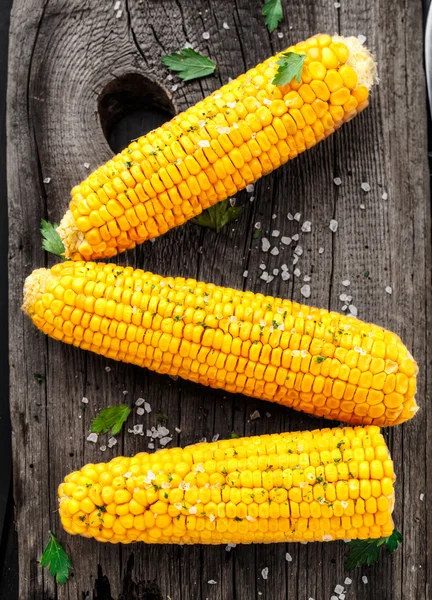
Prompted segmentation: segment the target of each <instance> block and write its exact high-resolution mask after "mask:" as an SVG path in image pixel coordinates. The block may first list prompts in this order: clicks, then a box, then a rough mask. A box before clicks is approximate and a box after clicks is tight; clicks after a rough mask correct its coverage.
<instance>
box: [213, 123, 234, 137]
mask: <svg viewBox="0 0 432 600" xmlns="http://www.w3.org/2000/svg"><path fill="white" fill-rule="evenodd" d="M216 131H217V132H218V133H220V134H221V135H223V134H224V133H226V134H228V133H229V132H230V131H231V130H230V128H229V127H221V126H220V125H217V126H216Z"/></svg>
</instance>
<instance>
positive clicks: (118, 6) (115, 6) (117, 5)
mask: <svg viewBox="0 0 432 600" xmlns="http://www.w3.org/2000/svg"><path fill="white" fill-rule="evenodd" d="M119 8H120V0H117V2H116V3H115V4H114V10H118V9H119Z"/></svg>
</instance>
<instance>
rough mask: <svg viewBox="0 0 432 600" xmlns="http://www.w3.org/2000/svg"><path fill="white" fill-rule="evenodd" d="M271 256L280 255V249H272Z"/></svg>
mask: <svg viewBox="0 0 432 600" xmlns="http://www.w3.org/2000/svg"><path fill="white" fill-rule="evenodd" d="M270 254H271V255H272V256H277V255H278V254H279V248H276V246H275V247H274V248H272V249H271V250H270Z"/></svg>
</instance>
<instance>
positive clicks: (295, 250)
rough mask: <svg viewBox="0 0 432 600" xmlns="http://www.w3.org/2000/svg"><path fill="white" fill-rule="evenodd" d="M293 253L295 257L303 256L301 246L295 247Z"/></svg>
mask: <svg viewBox="0 0 432 600" xmlns="http://www.w3.org/2000/svg"><path fill="white" fill-rule="evenodd" d="M294 253H295V254H297V256H301V255H302V254H303V248H302V247H301V246H296V247H295V248H294Z"/></svg>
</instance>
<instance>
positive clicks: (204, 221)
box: [192, 198, 241, 233]
mask: <svg viewBox="0 0 432 600" xmlns="http://www.w3.org/2000/svg"><path fill="white" fill-rule="evenodd" d="M240 212H241V208H240V206H231V204H230V201H229V199H228V198H227V199H226V200H223V201H222V202H219V203H218V204H215V205H214V206H211V207H210V208H208V209H207V210H205V211H204V212H202V213H201V214H200V215H198V216H197V217H195V218H194V219H192V221H193V222H194V223H196V224H197V225H200V226H201V227H209V228H210V229H216V232H217V233H219V231H220V230H221V229H222V227H224V226H225V225H228V223H231V222H232V221H235V220H236V219H237V217H238V216H239V214H240Z"/></svg>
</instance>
